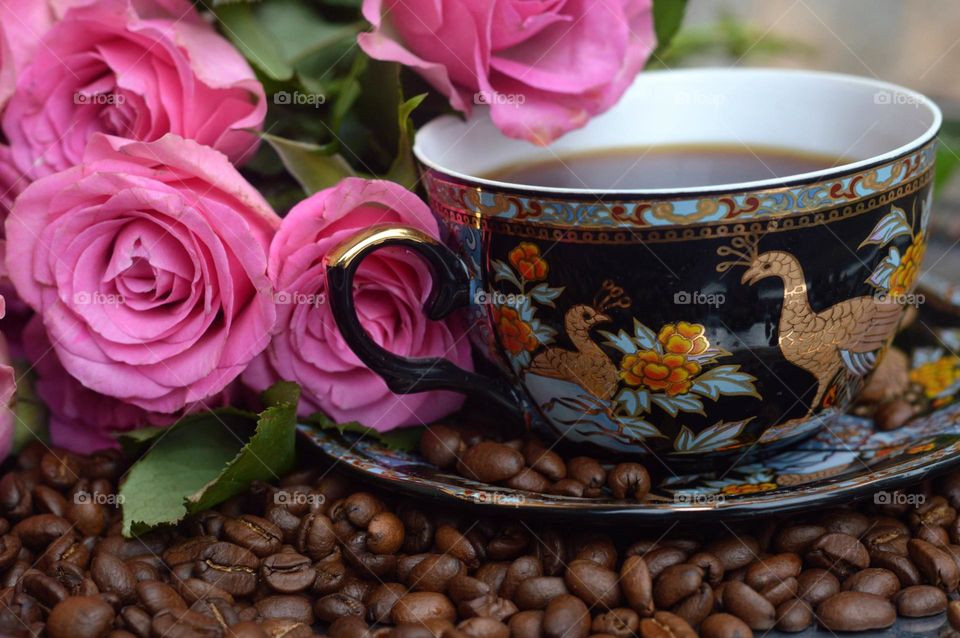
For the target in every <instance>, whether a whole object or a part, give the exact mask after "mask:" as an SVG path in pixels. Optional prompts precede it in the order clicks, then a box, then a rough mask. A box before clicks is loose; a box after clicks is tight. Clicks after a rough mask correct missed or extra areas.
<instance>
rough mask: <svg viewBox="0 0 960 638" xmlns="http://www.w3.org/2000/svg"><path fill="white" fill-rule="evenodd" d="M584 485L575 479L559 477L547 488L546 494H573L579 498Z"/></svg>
mask: <svg viewBox="0 0 960 638" xmlns="http://www.w3.org/2000/svg"><path fill="white" fill-rule="evenodd" d="M584 489H585V487H584V485H583V483H581V482H580V481H578V480H576V479H569V478H567V479H560V480H559V481H557V482H556V483H554V484H553V485H551V486H550V487H549V488H548V489H547V490H546V492H547V494H556V495H557V496H573V497H575V498H580V497H581V496H583V491H584Z"/></svg>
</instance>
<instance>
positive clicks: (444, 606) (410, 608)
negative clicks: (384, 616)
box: [390, 591, 457, 625]
mask: <svg viewBox="0 0 960 638" xmlns="http://www.w3.org/2000/svg"><path fill="white" fill-rule="evenodd" d="M390 617H391V619H392V620H393V623H394V624H395V625H399V624H401V623H422V622H424V621H426V620H430V619H442V620H446V621H449V622H453V621H454V620H456V618H457V612H456V609H454V607H453V603H452V602H450V599H449V598H447V597H446V596H444V595H443V594H439V593H436V592H424V591H419V592H411V593H409V594H404V596H403V597H402V598H400V600H398V601H397V604H396V605H394V607H393V611H392V612H391V614H390Z"/></svg>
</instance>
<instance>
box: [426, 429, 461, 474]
mask: <svg viewBox="0 0 960 638" xmlns="http://www.w3.org/2000/svg"><path fill="white" fill-rule="evenodd" d="M466 451H467V444H466V443H464V441H463V439H462V438H461V437H460V433H459V432H458V431H457V430H455V429H454V428H451V427H448V426H446V425H442V424H440V423H434V424H433V425H428V426H427V427H426V429H425V430H424V431H423V434H422V435H421V436H420V454H422V455H423V458H425V459H426V460H427V462H428V463H432V464H434V465H436V466H437V467H439V468H440V469H448V468H451V467H453V466H454V465H456V464H457V461H458V460H459V459H460V457H461V456H463V454H464V452H466Z"/></svg>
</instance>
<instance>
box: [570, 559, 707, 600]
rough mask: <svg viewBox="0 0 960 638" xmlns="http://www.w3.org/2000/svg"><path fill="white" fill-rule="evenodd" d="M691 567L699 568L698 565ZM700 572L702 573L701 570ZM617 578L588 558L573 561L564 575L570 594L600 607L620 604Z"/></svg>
mask: <svg viewBox="0 0 960 638" xmlns="http://www.w3.org/2000/svg"><path fill="white" fill-rule="evenodd" d="M691 567H692V566H691ZM693 569H696V570H698V571H699V570H700V568H699V567H693ZM700 573H701V575H702V573H703V572H702V571H701V572H700ZM619 580H620V579H619V577H618V576H617V573H616V572H615V571H613V570H610V569H607V568H605V567H601V566H600V565H597V564H596V563H594V562H593V561H589V560H575V561H573V562H572V563H570V566H569V567H568V568H567V572H566V574H565V575H564V582H565V583H566V585H567V589H569V590H570V592H571V593H572V594H574V595H575V596H577V597H579V598H580V599H581V600H582V601H583V602H585V603H586V604H587V605H589V606H590V607H598V608H600V609H613V608H614V607H617V606H619V605H620V600H621V595H620V586H619Z"/></svg>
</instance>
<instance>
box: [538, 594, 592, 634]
mask: <svg viewBox="0 0 960 638" xmlns="http://www.w3.org/2000/svg"><path fill="white" fill-rule="evenodd" d="M589 634H590V610H589V609H587V606H586V605H585V604H584V602H583V601H582V600H580V599H579V598H577V597H576V596H571V595H570V594H562V595H560V596H557V597H556V598H554V599H553V600H551V601H550V603H549V604H548V605H547V608H546V609H545V610H544V612H543V635H544V637H545V638H586V637H587V636H588V635H589Z"/></svg>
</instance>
